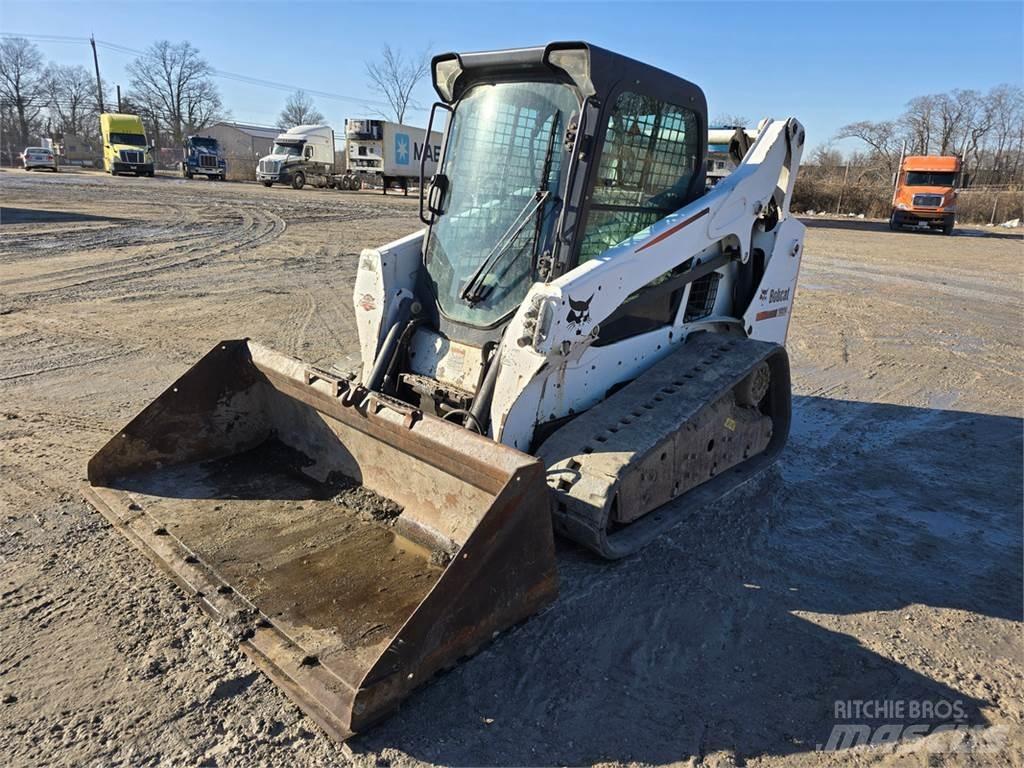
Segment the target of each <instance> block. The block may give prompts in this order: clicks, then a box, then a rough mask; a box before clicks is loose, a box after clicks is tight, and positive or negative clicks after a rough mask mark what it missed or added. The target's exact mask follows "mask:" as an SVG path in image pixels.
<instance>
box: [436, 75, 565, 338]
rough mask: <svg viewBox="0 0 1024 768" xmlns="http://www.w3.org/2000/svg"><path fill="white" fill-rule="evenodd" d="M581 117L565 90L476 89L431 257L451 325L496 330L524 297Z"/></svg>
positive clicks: (554, 86)
mask: <svg viewBox="0 0 1024 768" xmlns="http://www.w3.org/2000/svg"><path fill="white" fill-rule="evenodd" d="M578 110H579V102H578V101H577V99H576V95H575V93H574V92H573V91H572V90H571V89H570V88H569V87H568V86H566V85H562V84H558V83H538V82H525V83H498V84H494V85H490V84H488V85H477V86H474V87H473V88H471V89H470V90H469V91H468V92H467V93H466V95H465V96H464V97H463V98H462V99H461V100H460V101H459V103H458V105H457V107H456V109H455V113H454V115H453V116H452V118H451V120H452V123H451V127H450V129H449V139H448V144H447V146H446V148H445V154H444V159H443V166H442V168H441V171H440V172H441V174H443V176H445V177H446V178H447V183H448V191H447V194H446V195H445V197H444V201H443V203H442V206H441V207H442V210H443V213H442V215H441V216H440V217H439V218H437V220H436V221H435V222H434V224H433V226H432V227H431V230H430V235H429V239H428V241H427V247H426V251H425V256H424V261H425V262H426V266H427V272H428V274H429V276H430V283H431V285H432V287H433V289H434V292H435V294H436V296H437V303H438V306H439V308H440V309H441V311H442V312H443V313H444V314H445V315H446V316H448V317H449V318H451V319H453V320H456V321H458V322H463V323H467V324H470V325H475V326H477V327H486V326H491V325H494V324H495V323H497V322H498V321H500V320H501V319H502V318H503V317H505V316H506V315H508V314H509V313H511V312H512V311H513V310H514V309H515V308H516V307H518V306H519V304H520V303H521V302H522V300H523V299H524V298H525V296H526V293H527V291H528V290H529V288H530V285H531V283H532V282H533V279H534V268H535V266H536V260H537V258H538V257H539V255H540V254H541V253H542V252H543V250H544V248H545V247H546V246H547V244H548V243H549V242H550V239H551V237H552V230H553V228H554V224H555V221H556V220H557V218H558V213H559V211H560V209H561V200H560V195H561V193H562V190H561V188H562V186H563V183H564V179H563V174H564V172H565V169H564V168H563V153H564V151H565V150H564V142H565V129H566V125H567V124H568V123H569V121H570V119H571V118H572V116H573V114H574V113H576V112H577V111H578Z"/></svg>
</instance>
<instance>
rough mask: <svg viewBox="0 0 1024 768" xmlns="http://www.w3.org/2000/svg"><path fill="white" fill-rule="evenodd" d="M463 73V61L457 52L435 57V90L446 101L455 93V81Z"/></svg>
mask: <svg viewBox="0 0 1024 768" xmlns="http://www.w3.org/2000/svg"><path fill="white" fill-rule="evenodd" d="M461 74H462V62H461V61H459V57H458V55H457V54H454V53H449V54H445V55H444V56H438V57H436V58H435V59H434V90H435V91H437V94H438V95H439V96H440V97H441V98H442V99H444V101H446V102H450V101H451V100H452V95H453V94H454V93H455V81H456V80H458V79H459V75H461Z"/></svg>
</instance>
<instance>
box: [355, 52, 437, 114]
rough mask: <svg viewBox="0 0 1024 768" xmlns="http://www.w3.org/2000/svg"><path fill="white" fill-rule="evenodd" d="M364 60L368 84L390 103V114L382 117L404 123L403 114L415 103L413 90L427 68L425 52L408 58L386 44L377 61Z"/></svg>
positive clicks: (428, 67)
mask: <svg viewBox="0 0 1024 768" xmlns="http://www.w3.org/2000/svg"><path fill="white" fill-rule="evenodd" d="M365 63H366V76H367V77H368V78H370V87H371V88H373V90H375V91H377V92H378V93H382V94H384V98H386V99H387V100H388V104H390V105H391V112H392V114H391V115H388V114H384V117H385V118H389V117H393V118H394V120H395V122H397V123H402V122H405V113H406V112H407V111H408V109H409V107H410V106H415V103H414V102H413V100H412V92H413V89H414V88H415V87H416V85H417V83H419V81H420V80H422V79H423V78H424V77H426V74H427V72H428V71H429V70H430V62H429V60H428V58H427V56H426V54H420V55H418V56H411V57H408V58H407V57H406V56H405V55H404V54H403V53H402V52H401V51H396V50H394V49H392V48H391V46H390V45H385V46H384V52H383V54H382V56H381V59H380V61H367V62H365ZM382 114H383V113H382Z"/></svg>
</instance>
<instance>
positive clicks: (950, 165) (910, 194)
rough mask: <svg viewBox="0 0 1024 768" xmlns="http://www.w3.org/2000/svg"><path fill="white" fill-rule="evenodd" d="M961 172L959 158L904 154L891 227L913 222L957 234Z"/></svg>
mask: <svg viewBox="0 0 1024 768" xmlns="http://www.w3.org/2000/svg"><path fill="white" fill-rule="evenodd" d="M959 175H960V158H959V157H955V156H954V157H932V156H926V155H908V156H907V157H904V158H903V162H901V163H900V170H899V173H898V174H897V175H896V187H895V189H894V190H893V193H892V215H891V216H890V217H889V229H892V230H897V229H900V228H901V227H904V226H911V225H912V226H917V227H926V228H928V229H941V230H942V232H943V234H946V235H951V234H953V225H954V224H955V219H956V184H957V180H958V177H959Z"/></svg>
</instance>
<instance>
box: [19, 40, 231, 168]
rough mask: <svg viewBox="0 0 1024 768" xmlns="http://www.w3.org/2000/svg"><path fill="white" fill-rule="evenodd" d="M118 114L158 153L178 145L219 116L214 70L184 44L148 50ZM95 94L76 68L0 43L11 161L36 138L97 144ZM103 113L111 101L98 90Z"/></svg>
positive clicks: (88, 75) (91, 78)
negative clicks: (127, 116) (137, 124)
mask: <svg viewBox="0 0 1024 768" xmlns="http://www.w3.org/2000/svg"><path fill="white" fill-rule="evenodd" d="M127 70H128V77H129V79H128V85H127V88H126V89H125V91H124V93H122V94H121V108H122V109H123V111H125V112H128V113H131V114H137V115H139V116H140V117H141V118H142V120H143V122H144V123H145V125H146V129H147V131H148V132H149V134H150V138H151V139H152V140H153V141H154V142H155V143H156V145H157V146H158V147H159V146H161V145H163V146H168V145H173V144H177V143H180V142H181V140H182V139H183V137H184V136H187V135H188V134H190V133H194V132H196V131H200V130H202V129H203V128H206V127H207V126H209V125H211V124H212V123H214V122H216V121H218V120H220V119H222V118H223V116H224V110H223V105H222V103H221V98H220V93H219V91H218V89H217V86H216V85H215V84H214V82H213V70H212V68H211V67H210V65H209V64H208V63H207V62H206V60H205V59H203V58H202V56H200V55H199V51H198V50H197V49H196V48H195V47H194V46H192V45H191V44H190V43H188V42H182V43H176V44H175V43H170V42H168V41H166V40H161V41H158V42H156V43H153V44H152V45H151V46H150V47H149V48H148V49H147V50H146V51H145V53H144V54H143V55H141V56H139V57H137V58H136V59H135V60H134V61H132V62H131V63H130V64H129V65H128V68H127ZM99 93H100V88H98V87H97V82H96V78H95V75H94V74H93V72H91V71H90V70H89V69H87V68H86V67H85V66H83V65H80V64H78V65H61V64H56V63H54V62H47V61H46V60H45V58H44V57H43V55H42V53H41V52H40V50H39V48H38V46H36V45H35V44H34V43H32V42H31V41H29V40H26V39H25V38H21V37H6V38H3V39H2V40H0V134H2V136H3V137H4V141H3V154H4V155H5V156H6V157H5V159H7V160H11V159H12V158H13V157H14V156H16V155H17V154H18V153H19V152H20V151H21V149H22V148H24V147H25V146H27V145H29V144H30V143H33V142H36V141H38V139H40V138H43V137H51V138H57V139H60V138H63V137H64V136H69V135H73V136H78V137H80V138H82V139H84V140H86V141H92V142H93V143H96V140H97V138H98V136H99V114H100V100H99ZM102 93H103V106H104V107H105V108H106V111H108V112H115V111H117V108H118V105H117V98H116V96H115V95H114V94H113V93H112V92H111V89H110V87H109V85H108V84H107V83H106V82H103V83H102Z"/></svg>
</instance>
